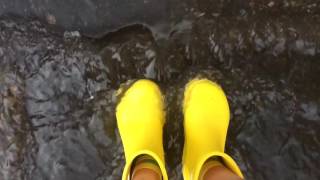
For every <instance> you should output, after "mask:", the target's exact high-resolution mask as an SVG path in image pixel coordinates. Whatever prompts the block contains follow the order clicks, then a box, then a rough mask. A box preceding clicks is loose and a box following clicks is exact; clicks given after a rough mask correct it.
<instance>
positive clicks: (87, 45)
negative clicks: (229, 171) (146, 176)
mask: <svg viewBox="0 0 320 180" xmlns="http://www.w3.org/2000/svg"><path fill="white" fill-rule="evenodd" d="M272 2H273V3H272ZM302 2H305V1H296V0H286V1H279V2H278V1H270V0H269V1H267V0H266V1H259V2H253V1H250V2H249V1H243V0H236V1H216V3H217V6H215V4H210V5H208V7H207V6H206V4H207V1H199V2H198V6H195V5H194V4H193V2H189V1H184V2H182V3H180V4H179V5H178V4H177V2H176V1H172V2H171V3H173V4H176V6H177V7H184V8H183V9H180V10H178V9H177V10H176V11H173V10H171V11H170V12H169V13H173V15H174V14H175V13H176V14H179V16H175V17H176V18H173V19H175V20H176V22H175V23H172V25H171V29H172V31H171V33H170V34H169V35H168V34H167V36H166V38H163V39H161V38H160V39H159V38H158V37H157V34H155V31H156V30H157V28H155V27H150V29H149V28H147V27H146V26H142V25H136V26H131V24H129V25H130V26H127V27H124V28H122V29H121V30H119V31H116V32H112V33H109V34H107V35H105V36H101V38H98V39H92V38H88V37H87V36H86V35H85V34H83V33H82V32H81V31H79V34H78V33H77V32H75V31H72V30H68V31H66V32H65V33H61V32H60V31H59V30H56V29H54V28H51V27H52V26H50V27H48V26H46V25H44V24H43V22H40V21H37V20H30V19H22V18H16V17H10V16H3V17H1V18H0V30H1V31H0V47H1V48H0V179H1V180H2V179H3V180H22V179H26V180H43V179H48V180H73V179H74V180H76V179H77V180H78V179H85V180H91V179H92V180H94V179H98V180H116V179H120V178H121V173H122V168H123V166H124V164H125V160H124V152H123V148H122V144H121V138H120V136H119V133H118V129H117V125H116V119H115V113H114V112H115V105H116V102H117V101H116V98H115V95H114V94H115V92H116V91H117V89H118V87H119V85H120V84H121V83H124V82H126V81H127V80H134V79H139V78H150V79H152V80H154V81H156V82H157V83H158V84H159V85H160V87H161V89H162V92H163V93H164V95H165V104H166V106H165V109H166V111H167V115H166V119H167V121H166V124H165V127H164V149H165V152H166V157H165V159H166V163H167V169H168V174H169V177H170V178H171V179H182V175H181V168H182V165H181V159H182V157H181V155H182V151H183V144H184V132H183V128H182V127H183V114H182V111H181V107H182V99H183V91H184V87H185V84H186V83H187V82H188V81H189V80H190V79H193V78H194V77H204V78H208V79H210V80H213V81H216V82H217V83H219V84H221V86H222V88H223V89H224V90H225V92H226V95H227V98H228V100H229V103H230V109H231V120H230V128H229V132H228V141H227V145H226V152H227V153H229V154H230V155H231V156H232V157H234V159H235V160H236V161H237V163H238V164H239V166H240V167H241V169H242V171H243V173H244V175H245V177H246V179H255V180H260V179H261V180H262V179H311V180H316V179H318V177H319V176H320V174H319V171H318V167H319V166H320V162H319V159H320V153H319V149H320V144H319V141H320V135H319V133H318V132H319V131H320V118H319V116H320V114H319V107H320V96H319V92H320V80H319V77H318V76H319V74H320V61H319V59H320V55H319V42H320V41H319V40H320V34H319V32H320V31H319V30H320V26H319V22H320V19H319V14H318V13H316V12H319V11H318V9H319V6H318V3H317V1H313V0H310V1H308V2H309V3H302ZM0 4H1V3H0ZM86 13H87V12H86ZM86 13H85V14H86ZM272 13H276V14H275V15H271V14H272ZM0 14H1V9H0ZM293 14H300V15H299V16H292V15H293ZM180 15H181V16H180ZM179 19H180V20H181V19H183V20H181V21H180V20H179ZM154 21H157V18H156V19H154ZM56 23H61V17H56ZM93 23H94V22H93ZM169 24H170V23H169Z"/></svg>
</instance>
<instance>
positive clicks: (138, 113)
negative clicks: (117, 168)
mask: <svg viewBox="0 0 320 180" xmlns="http://www.w3.org/2000/svg"><path fill="white" fill-rule="evenodd" d="M163 108H164V107H163V97H162V94H161V92H160V90H159V88H158V86H157V85H156V84H155V83H153V82H152V81H149V80H139V81H137V82H135V83H134V84H133V85H132V86H131V87H130V88H129V89H128V90H127V91H126V92H125V94H124V96H123V97H122V99H121V101H120V103H119V104H118V106H117V109H116V117H117V124H118V128H119V132H120V136H121V139H122V144H123V147H124V153H125V157H126V165H125V167H124V171H123V175H122V180H128V179H130V172H131V165H132V162H133V161H134V160H135V159H136V158H137V157H138V156H140V155H149V156H151V157H152V158H153V159H154V160H155V161H156V162H157V164H158V165H159V167H160V170H161V173H162V176H163V179H164V180H167V179H168V177H167V172H166V170H165V160H164V152H163V143H162V128H163V125H164V122H165V120H164V118H165V114H164V111H163Z"/></svg>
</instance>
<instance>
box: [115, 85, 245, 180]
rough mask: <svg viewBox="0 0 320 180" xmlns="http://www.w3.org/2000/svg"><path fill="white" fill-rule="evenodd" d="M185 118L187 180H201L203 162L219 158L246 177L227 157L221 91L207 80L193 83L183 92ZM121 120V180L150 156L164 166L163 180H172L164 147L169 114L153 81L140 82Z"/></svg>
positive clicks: (119, 113) (120, 111)
mask: <svg viewBox="0 0 320 180" xmlns="http://www.w3.org/2000/svg"><path fill="white" fill-rule="evenodd" d="M183 113H184V133H185V145H184V151H183V162H182V163H183V170H182V171H183V176H184V179H185V180H199V176H200V171H201V168H202V166H203V165H204V163H205V162H206V161H207V160H208V159H209V158H211V157H216V156H218V157H221V159H222V160H223V163H224V165H225V166H226V167H227V168H229V169H230V170H231V171H233V172H234V173H235V174H237V175H238V176H239V177H241V178H243V176H242V173H241V171H240V169H239V167H238V166H237V164H236V163H235V161H234V160H233V159H232V158H231V157H230V156H229V155H227V154H226V153H224V148H225V141H226V135H227V130H228V126H229V116H230V114H229V105H228V101H227V98H226V96H225V94H224V92H223V90H222V89H221V88H220V86H219V85H217V84H216V83H214V82H212V81H209V80H207V79H194V80H192V81H190V82H189V83H188V84H187V86H186V89H185V92H184V102H183ZM116 117H117V124H118V128H119V131H120V136H121V138H122V143H123V146H124V151H125V157H126V165H125V168H124V172H123V176H122V180H127V179H129V178H128V177H129V176H130V172H131V166H132V163H133V162H134V160H135V159H136V158H137V157H138V156H140V155H148V156H151V157H152V158H153V159H154V160H155V161H156V162H157V164H158V165H159V167H160V170H161V173H162V176H163V180H167V179H168V176H167V172H166V169H165V160H164V151H163V143H162V129H163V125H164V123H165V113H164V103H163V96H162V94H161V92H160V90H159V88H158V86H157V85H156V84H155V83H153V82H152V81H149V80H139V81H137V82H135V83H134V84H133V85H132V86H131V87H130V88H129V89H128V90H127V91H126V92H125V93H124V96H123V97H122V99H121V101H120V102H119V104H118V106H117V109H116Z"/></svg>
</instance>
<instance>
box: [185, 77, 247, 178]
mask: <svg viewBox="0 0 320 180" xmlns="http://www.w3.org/2000/svg"><path fill="white" fill-rule="evenodd" d="M183 113H184V133H185V144H184V151H183V169H182V171H183V176H184V179H185V180H199V176H200V171H201V168H202V166H203V165H204V163H205V162H206V160H208V159H209V158H211V157H215V156H218V157H221V158H222V160H223V163H224V164H225V166H226V167H227V168H229V169H230V170H231V171H233V172H234V173H235V174H237V175H238V176H239V177H241V178H243V175H242V173H241V171H240V169H239V167H238V166H237V164H236V162H235V161H234V160H233V159H232V158H231V157H230V156H229V155H227V154H226V153H224V148H225V142H226V135H227V130H228V126H229V117H230V114H229V105H228V101H227V98H226V96H225V94H224V92H223V90H222V89H221V87H220V86H219V85H217V84H216V83H214V82H212V81H209V80H207V79H200V80H199V79H194V80H192V81H190V82H189V83H188V84H187V86H186V89H185V92H184V102H183Z"/></svg>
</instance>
